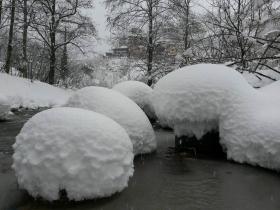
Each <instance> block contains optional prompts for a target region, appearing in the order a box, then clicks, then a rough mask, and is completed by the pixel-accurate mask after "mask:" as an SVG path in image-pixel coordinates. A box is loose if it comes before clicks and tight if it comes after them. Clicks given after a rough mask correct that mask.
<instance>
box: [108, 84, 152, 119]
mask: <svg viewBox="0 0 280 210" xmlns="http://www.w3.org/2000/svg"><path fill="white" fill-rule="evenodd" d="M113 90H116V91H118V92H120V93H122V94H124V95H125V96H127V97H128V98H130V99H131V100H132V101H134V102H135V103H136V104H137V105H138V106H139V107H140V108H141V109H143V111H144V112H145V113H146V115H147V116H148V117H149V118H150V119H156V116H155V111H154V109H153V107H152V103H151V95H152V92H153V89H152V88H151V87H149V86H148V85H146V84H145V83H143V82H139V81H125V82H121V83H118V84H117V85H115V86H114V87H113Z"/></svg>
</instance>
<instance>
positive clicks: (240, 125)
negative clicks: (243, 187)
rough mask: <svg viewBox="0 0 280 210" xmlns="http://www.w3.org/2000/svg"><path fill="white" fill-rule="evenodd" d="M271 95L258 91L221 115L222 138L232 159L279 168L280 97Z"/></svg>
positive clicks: (221, 140) (222, 142)
mask: <svg viewBox="0 0 280 210" xmlns="http://www.w3.org/2000/svg"><path fill="white" fill-rule="evenodd" d="M270 96H271V94H268V95H266V94H264V93H261V92H258V93H257V94H254V95H252V96H251V97H248V98H247V100H244V101H242V102H240V103H238V104H235V106H234V107H233V108H232V109H230V110H229V111H228V112H227V114H226V115H224V116H223V117H222V118H221V120H220V126H219V132H220V138H221V139H220V142H221V144H222V145H223V146H224V147H225V148H226V151H227V157H228V158H229V159H232V160H235V161H237V162H240V163H249V164H252V165H259V166H261V167H265V168H270V169H276V170H280V129H279V125H280V109H279V107H280V101H278V102H277V100H275V99H274V98H271V97H270ZM275 97H276V95H275Z"/></svg>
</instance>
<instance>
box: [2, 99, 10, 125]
mask: <svg viewBox="0 0 280 210" xmlns="http://www.w3.org/2000/svg"><path fill="white" fill-rule="evenodd" d="M10 108H11V107H10V105H9V103H8V100H7V99H6V98H5V97H4V96H2V95H0V120H5V119H6V118H7V115H8V114H9V112H10Z"/></svg>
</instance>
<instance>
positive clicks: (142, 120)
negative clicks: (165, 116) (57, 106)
mask: <svg viewBox="0 0 280 210" xmlns="http://www.w3.org/2000/svg"><path fill="white" fill-rule="evenodd" d="M64 106H68V107H77V108H84V109H88V110H92V111H95V112H98V113H101V114H104V115H106V116H108V117H110V118H111V119H113V120H115V121H116V122H117V123H119V124H120V125H121V126H122V127H123V128H124V129H125V130H126V131H127V133H128V135H129V137H130V139H131V141H132V143H133V150H134V154H144V153H149V152H152V151H153V150H155V149H156V139H155V133H154V130H153V128H152V125H151V123H150V121H149V119H148V118H147V116H146V115H145V113H144V112H143V111H142V110H141V108H140V107H139V106H138V105H137V104H135V103H134V102H133V101H132V100H131V99H129V98H128V97H126V96H124V95H123V94H121V93H119V92H117V91H115V90H111V89H108V88H103V87H94V86H92V87H86V88H82V89H80V90H78V91H76V92H75V93H74V94H73V95H72V96H71V97H70V98H69V100H68V101H67V103H66V104H65V105H64Z"/></svg>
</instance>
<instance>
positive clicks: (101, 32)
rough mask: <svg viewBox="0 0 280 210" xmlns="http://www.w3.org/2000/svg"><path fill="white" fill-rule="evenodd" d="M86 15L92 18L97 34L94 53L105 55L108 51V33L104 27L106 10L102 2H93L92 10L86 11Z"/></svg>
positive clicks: (101, 0) (96, 0)
mask: <svg viewBox="0 0 280 210" xmlns="http://www.w3.org/2000/svg"><path fill="white" fill-rule="evenodd" d="M87 14H88V15H89V16H90V17H91V18H92V20H93V21H94V24H95V26H96V28H97V32H98V38H99V39H98V41H97V45H96V46H95V48H96V49H95V51H97V52H99V53H105V52H106V51H108V50H109V49H110V45H109V44H108V42H107V40H108V39H109V38H110V32H109V30H108V29H107V27H106V25H107V22H106V9H105V5H104V0H95V1H94V9H91V10H88V11H87Z"/></svg>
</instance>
